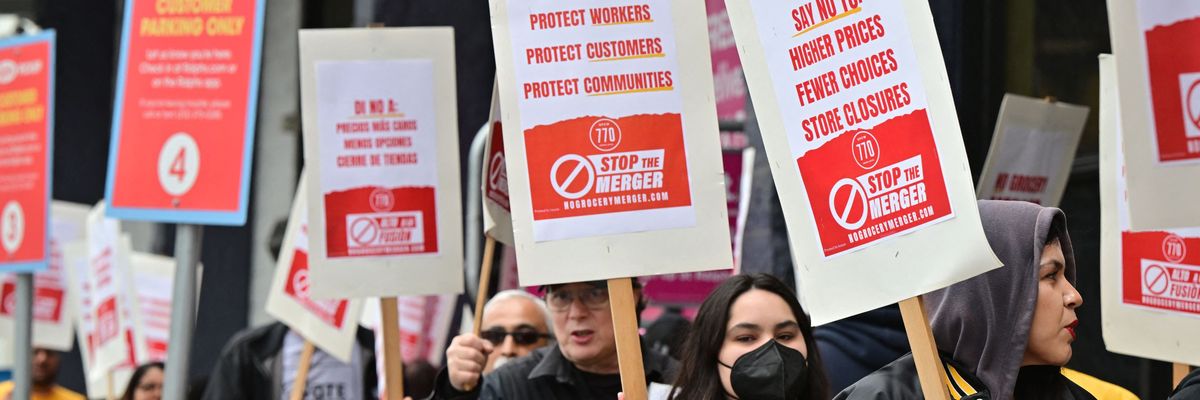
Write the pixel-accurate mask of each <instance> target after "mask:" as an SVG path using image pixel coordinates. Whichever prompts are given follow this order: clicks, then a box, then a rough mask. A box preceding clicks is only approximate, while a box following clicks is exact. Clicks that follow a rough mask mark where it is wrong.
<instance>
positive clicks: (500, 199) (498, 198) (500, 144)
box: [484, 121, 509, 210]
mask: <svg viewBox="0 0 1200 400" xmlns="http://www.w3.org/2000/svg"><path fill="white" fill-rule="evenodd" d="M491 133H492V135H491V139H490V141H489V143H488V155H487V159H486V162H487V163H488V169H487V171H488V176H487V178H486V179H487V182H486V183H484V188H485V190H484V193H485V194H486V196H487V198H488V199H489V200H491V201H492V202H494V203H496V204H499V205H500V207H504V209H505V210H508V209H509V205H508V168H507V167H505V166H504V130H503V129H501V124H500V121H496V122H493V123H492V132H491Z"/></svg>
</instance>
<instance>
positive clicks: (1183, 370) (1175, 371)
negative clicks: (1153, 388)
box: [1171, 363, 1192, 388]
mask: <svg viewBox="0 0 1200 400" xmlns="http://www.w3.org/2000/svg"><path fill="white" fill-rule="evenodd" d="M1189 372H1192V366H1191V365H1187V364H1184V363H1174V364H1172V365H1171V387H1173V388H1175V387H1179V383H1180V382H1183V378H1184V377H1187V374H1188V373H1189Z"/></svg>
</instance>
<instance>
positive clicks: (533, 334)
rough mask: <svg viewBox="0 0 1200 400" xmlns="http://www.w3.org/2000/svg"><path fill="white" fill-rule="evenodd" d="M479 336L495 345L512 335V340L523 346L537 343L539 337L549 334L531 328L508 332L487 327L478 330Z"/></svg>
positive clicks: (545, 336) (548, 336)
mask: <svg viewBox="0 0 1200 400" xmlns="http://www.w3.org/2000/svg"><path fill="white" fill-rule="evenodd" d="M479 336H481V337H483V339H484V340H487V341H489V342H492V344H493V345H496V346H499V345H501V344H503V343H504V338H505V337H507V336H512V338H513V342H516V343H517V344H519V345H523V346H528V345H531V344H534V343H537V342H538V340H541V339H549V338H550V335H549V334H545V333H541V332H538V331H535V330H532V329H518V330H516V331H512V332H508V331H505V330H503V329H499V328H497V329H488V330H486V331H483V332H480V333H479Z"/></svg>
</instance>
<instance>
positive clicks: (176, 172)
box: [169, 147, 187, 182]
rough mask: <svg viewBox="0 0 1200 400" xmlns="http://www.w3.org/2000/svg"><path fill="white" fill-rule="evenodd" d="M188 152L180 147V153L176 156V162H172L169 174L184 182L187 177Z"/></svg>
mask: <svg viewBox="0 0 1200 400" xmlns="http://www.w3.org/2000/svg"><path fill="white" fill-rule="evenodd" d="M186 161H187V150H186V149H184V148H182V147H180V148H179V153H178V154H176V155H175V160H173V161H171V169H170V171H169V173H170V174H171V176H174V177H175V179H178V180H179V181H180V182H183V178H184V177H186V176H187V164H186Z"/></svg>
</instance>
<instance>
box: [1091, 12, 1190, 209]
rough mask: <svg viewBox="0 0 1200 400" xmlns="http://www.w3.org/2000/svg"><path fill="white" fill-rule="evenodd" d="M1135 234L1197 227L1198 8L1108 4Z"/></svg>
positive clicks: (1118, 105)
mask: <svg viewBox="0 0 1200 400" xmlns="http://www.w3.org/2000/svg"><path fill="white" fill-rule="evenodd" d="M1108 21H1109V24H1108V26H1109V31H1110V34H1111V36H1112V50H1113V55H1114V60H1115V61H1114V64H1115V68H1116V85H1117V86H1118V90H1119V91H1120V93H1121V97H1120V98H1119V99H1118V100H1117V101H1116V108H1117V109H1119V110H1120V113H1121V122H1120V123H1121V129H1122V131H1123V132H1124V133H1125V135H1126V136H1125V139H1124V149H1125V166H1126V170H1127V173H1128V180H1127V181H1128V184H1129V194H1128V195H1129V218H1130V219H1129V221H1130V226H1131V227H1132V228H1133V229H1134V230H1154V229H1169V228H1187V227H1195V226H1200V212H1196V199H1200V185H1198V184H1196V183H1197V182H1198V181H1200V46H1195V45H1194V42H1195V40H1196V35H1197V34H1198V33H1200V3H1197V2H1190V1H1161V0H1108Z"/></svg>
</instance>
